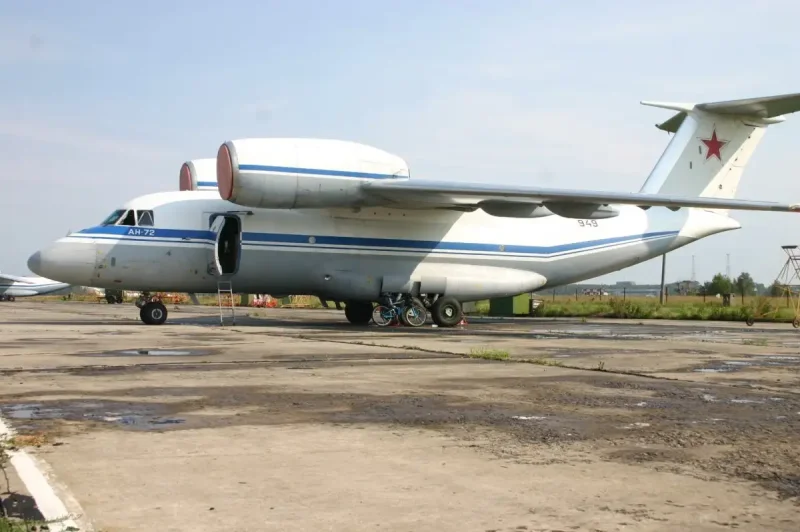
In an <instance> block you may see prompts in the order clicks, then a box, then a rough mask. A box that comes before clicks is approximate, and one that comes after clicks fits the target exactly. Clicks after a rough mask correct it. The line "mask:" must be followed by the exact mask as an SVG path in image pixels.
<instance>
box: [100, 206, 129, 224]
mask: <svg viewBox="0 0 800 532" xmlns="http://www.w3.org/2000/svg"><path fill="white" fill-rule="evenodd" d="M123 214H125V209H119V210H116V211H114V212H112V213H111V215H110V216H109V217H108V218H106V219H105V220H103V223H102V224H100V225H114V224H115V223H117V221H118V220H119V219H120V218H122V215H123Z"/></svg>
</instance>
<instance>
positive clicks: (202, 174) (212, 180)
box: [179, 158, 217, 190]
mask: <svg viewBox="0 0 800 532" xmlns="http://www.w3.org/2000/svg"><path fill="white" fill-rule="evenodd" d="M215 163H216V160H215V159H213V158H212V159H194V160H191V161H186V162H185V163H183V164H182V165H181V171H180V174H179V180H180V190H215V189H216V188H217V169H216V164H215Z"/></svg>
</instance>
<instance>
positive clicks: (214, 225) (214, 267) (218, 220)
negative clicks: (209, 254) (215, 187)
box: [209, 214, 225, 276]
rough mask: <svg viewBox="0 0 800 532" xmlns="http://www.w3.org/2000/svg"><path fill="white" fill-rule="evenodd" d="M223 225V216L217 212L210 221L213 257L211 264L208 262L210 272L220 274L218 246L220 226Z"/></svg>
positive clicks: (220, 265) (220, 264) (220, 232)
mask: <svg viewBox="0 0 800 532" xmlns="http://www.w3.org/2000/svg"><path fill="white" fill-rule="evenodd" d="M223 227H225V216H223V215H222V214H218V215H217V216H216V217H215V218H214V219H213V220H212V222H211V227H210V229H209V230H210V231H211V234H212V235H213V238H214V253H213V259H212V262H211V264H209V268H210V269H211V273H213V274H214V275H217V276H219V275H222V273H223V272H222V263H221V262H220V260H219V258H220V253H219V246H220V236H221V235H222V228H223Z"/></svg>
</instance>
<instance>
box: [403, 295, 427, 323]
mask: <svg viewBox="0 0 800 532" xmlns="http://www.w3.org/2000/svg"><path fill="white" fill-rule="evenodd" d="M403 318H404V321H405V322H406V323H407V324H408V325H410V326H412V327H422V326H423V325H425V320H426V319H428V311H427V310H425V307H423V306H422V305H420V304H418V303H417V302H416V301H415V302H414V303H412V304H411V305H409V306H408V307H406V308H404V309H403Z"/></svg>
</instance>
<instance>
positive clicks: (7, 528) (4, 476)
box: [0, 435, 78, 532]
mask: <svg viewBox="0 0 800 532" xmlns="http://www.w3.org/2000/svg"><path fill="white" fill-rule="evenodd" d="M46 442H47V438H46V437H45V436H43V435H34V436H15V437H14V438H11V439H8V438H6V439H2V440H0V503H2V502H4V501H3V496H2V494H13V492H11V483H10V481H9V478H8V473H7V468H8V467H10V464H9V461H10V457H9V455H8V452H9V451H12V450H14V449H17V448H19V447H24V446H37V447H38V446H40V445H42V444H44V443H46ZM6 510H7V509H6V508H5V507H4V505H3V504H0V532H44V531H46V530H49V529H50V528H49V527H48V525H49V524H54V523H57V522H59V521H61V519H55V520H53V521H43V520H40V519H25V518H18V517H11V516H8V515H7V514H6ZM67 530H72V531H76V532H77V530H78V529H76V528H67Z"/></svg>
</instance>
